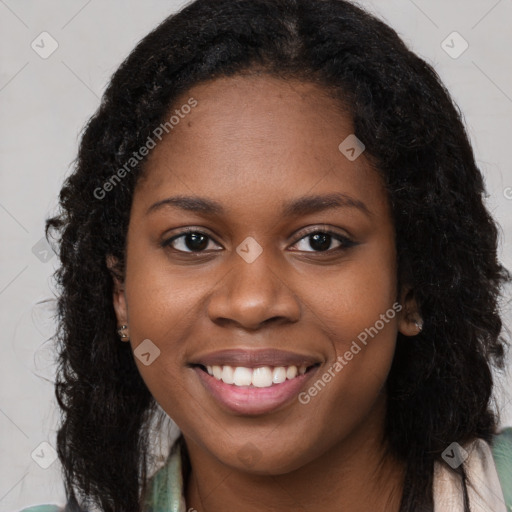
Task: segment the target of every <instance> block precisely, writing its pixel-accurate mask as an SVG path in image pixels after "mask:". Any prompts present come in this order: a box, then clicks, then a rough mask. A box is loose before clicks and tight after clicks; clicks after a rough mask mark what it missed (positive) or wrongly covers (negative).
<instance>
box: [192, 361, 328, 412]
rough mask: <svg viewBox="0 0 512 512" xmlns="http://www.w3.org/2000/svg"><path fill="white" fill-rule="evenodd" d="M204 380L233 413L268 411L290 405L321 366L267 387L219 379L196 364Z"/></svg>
mask: <svg viewBox="0 0 512 512" xmlns="http://www.w3.org/2000/svg"><path fill="white" fill-rule="evenodd" d="M194 370H195V371H196V374H197V375H198V377H199V379H200V380H201V383H202V384H203V386H204V387H205V388H206V390H207V391H208V392H209V393H210V394H211V395H212V396H213V398H214V399H215V400H216V401H217V402H218V403H219V404H220V405H221V406H223V407H224V408H226V409H228V410H229V411H231V412H235V413H238V414H245V415H257V414H266V413H269V412H272V411H275V410H276V409H279V408H282V407H284V406H285V405H288V403H290V402H291V401H292V400H293V399H294V398H295V397H296V396H297V395H298V394H299V392H300V390H301V389H302V388H303V387H304V386H305V384H306V382H307V381H308V380H309V379H310V378H311V377H312V376H313V375H314V374H315V373H316V371H317V370H318V366H315V367H313V368H311V369H310V370H309V371H307V372H306V373H305V374H303V375H297V377H295V378H293V379H290V380H288V379H286V380H285V381H284V382H282V383H281V384H273V385H272V386H269V387H267V388H257V387H249V386H235V385H234V384H226V383H225V382H223V381H221V380H217V379H216V378H215V377H212V376H211V375H209V374H208V373H206V372H205V371H204V370H201V368H199V367H197V366H196V367H194Z"/></svg>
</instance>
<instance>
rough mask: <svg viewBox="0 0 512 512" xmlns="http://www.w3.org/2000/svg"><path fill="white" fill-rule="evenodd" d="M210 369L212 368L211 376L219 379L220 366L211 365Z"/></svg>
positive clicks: (220, 373) (220, 374)
mask: <svg viewBox="0 0 512 512" xmlns="http://www.w3.org/2000/svg"><path fill="white" fill-rule="evenodd" d="M212 370H213V376H214V377H215V378H216V379H217V380H220V378H221V377H222V367H220V366H212Z"/></svg>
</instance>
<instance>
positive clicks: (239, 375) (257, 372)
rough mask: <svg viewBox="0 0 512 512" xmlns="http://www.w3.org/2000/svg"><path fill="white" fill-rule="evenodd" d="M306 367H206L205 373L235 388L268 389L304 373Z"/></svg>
mask: <svg viewBox="0 0 512 512" xmlns="http://www.w3.org/2000/svg"><path fill="white" fill-rule="evenodd" d="M306 370H307V366H305V365H302V366H300V367H299V368H297V366H295V365H292V366H276V367H275V368H271V367H270V366H260V367H258V368H245V367H244V366H237V367H233V366H217V365H214V366H207V367H206V371H207V372H208V374H209V375H212V376H213V377H214V378H216V379H217V380H221V381H223V382H224V383H226V384H234V385H235V386H251V385H252V386H254V387H256V388H268V387H270V386H272V385H273V384H282V383H283V382H285V381H286V379H288V380H291V379H294V378H295V377H297V376H300V375H304V374H305V373H306Z"/></svg>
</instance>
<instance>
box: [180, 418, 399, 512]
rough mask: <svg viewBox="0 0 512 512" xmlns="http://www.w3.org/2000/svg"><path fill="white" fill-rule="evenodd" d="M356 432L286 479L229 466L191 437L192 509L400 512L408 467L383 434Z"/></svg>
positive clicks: (203, 511) (367, 427)
mask: <svg viewBox="0 0 512 512" xmlns="http://www.w3.org/2000/svg"><path fill="white" fill-rule="evenodd" d="M379 416H380V417H381V419H382V417H383V416H382V415H379ZM380 423H381V424H382V422H380ZM373 427H375V425H373ZM356 430H357V432H354V433H352V434H351V435H350V436H349V437H348V438H345V439H343V441H341V442H340V443H338V444H337V445H335V446H333V447H332V449H331V450H329V451H327V452H325V453H323V454H321V455H319V456H318V457H317V458H316V459H314V460H313V461H311V462H310V463H309V464H306V465H304V466H302V467H300V468H299V469H297V470H295V471H292V472H290V473H286V474H282V475H254V474H251V473H249V472H245V471H239V470H238V469H233V468H230V467H227V466H224V465H222V464H220V463H219V461H218V459H214V458H212V457H205V456H204V452H202V451H201V450H199V449H198V447H197V445H195V443H193V442H191V441H190V440H188V439H187V438H186V437H185V441H186V444H187V447H188V448H187V451H188V452H189V454H190V455H189V456H190V464H191V469H190V473H189V475H188V479H187V481H186V482H185V496H186V502H187V510H189V508H192V509H196V510H198V511H201V512H213V511H219V510H222V511H226V512H231V511H234V510H243V511H244V512H256V511H257V512H264V511H274V510H279V511H281V512H292V511H296V510H308V511H322V512H339V511H340V510H343V512H366V511H368V510H386V512H399V510H400V503H401V499H402V492H403V482H404V478H405V464H403V463H401V462H399V461H397V460H395V459H394V458H393V457H392V456H391V455H390V454H388V453H387V450H386V446H385V445H383V443H382V430H380V431H379V430H377V431H376V430H375V428H373V429H372V425H368V424H366V425H365V426H364V427H361V428H359V429H356Z"/></svg>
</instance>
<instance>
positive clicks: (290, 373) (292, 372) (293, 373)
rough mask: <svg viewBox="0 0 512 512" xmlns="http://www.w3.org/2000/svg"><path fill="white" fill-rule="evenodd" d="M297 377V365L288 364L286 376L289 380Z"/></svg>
mask: <svg viewBox="0 0 512 512" xmlns="http://www.w3.org/2000/svg"><path fill="white" fill-rule="evenodd" d="M295 377H297V367H296V366H288V368H286V378H287V379H288V380H291V379H294V378H295Z"/></svg>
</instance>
